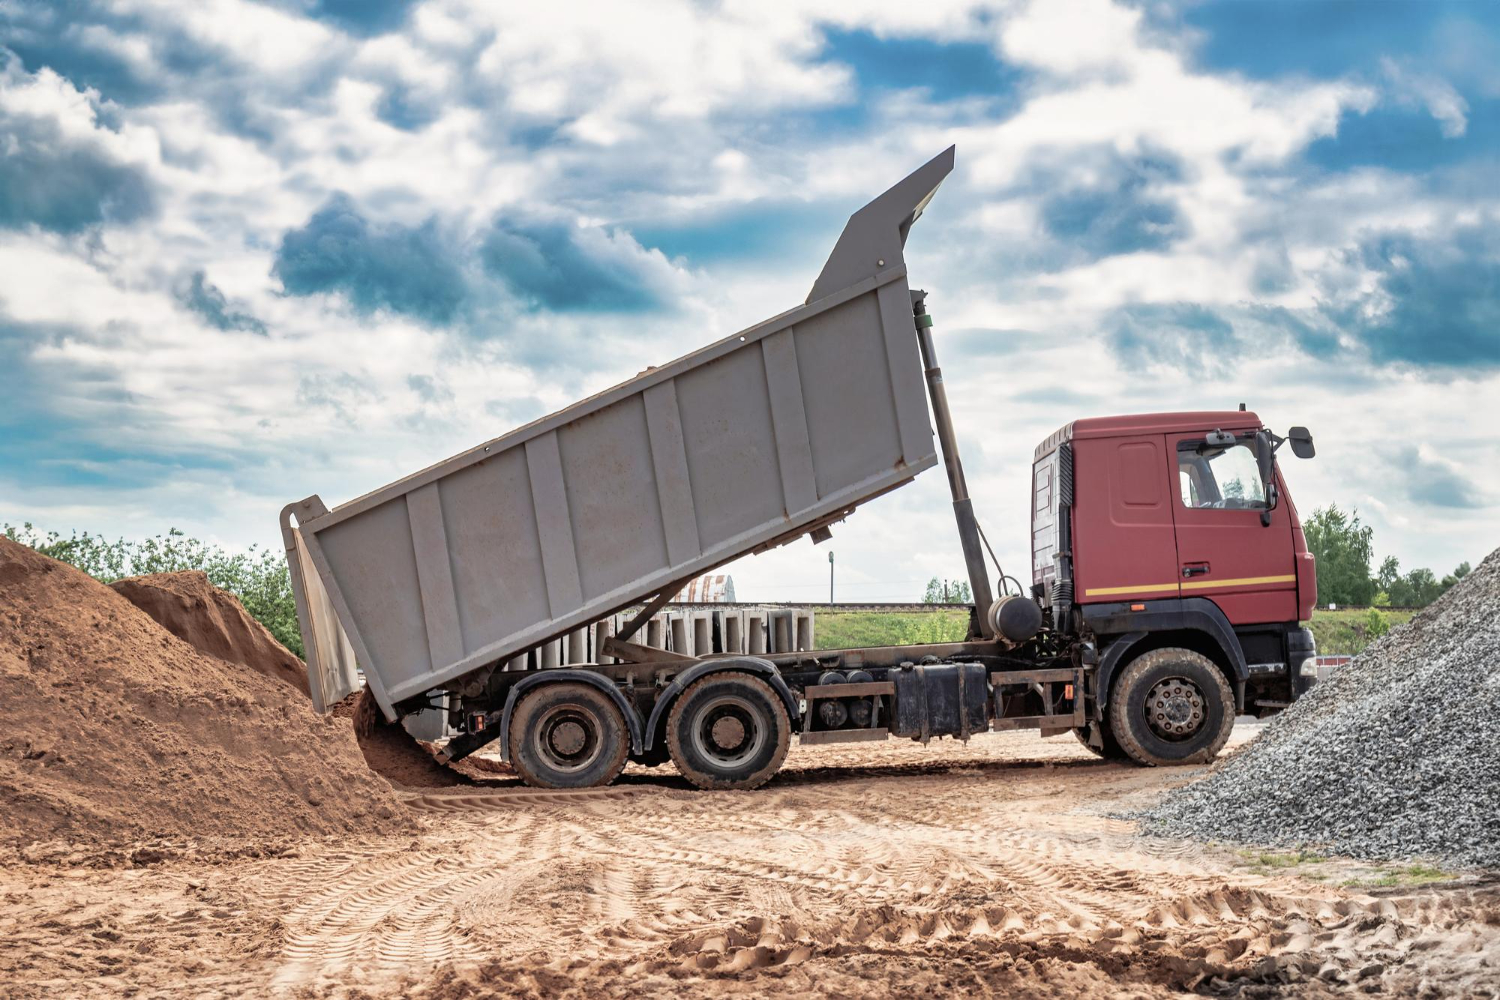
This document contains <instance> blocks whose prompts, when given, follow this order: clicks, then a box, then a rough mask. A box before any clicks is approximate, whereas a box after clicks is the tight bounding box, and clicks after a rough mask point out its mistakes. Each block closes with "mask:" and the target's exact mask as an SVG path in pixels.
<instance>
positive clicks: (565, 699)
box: [508, 670, 792, 789]
mask: <svg viewBox="0 0 1500 1000" xmlns="http://www.w3.org/2000/svg"><path fill="white" fill-rule="evenodd" d="M791 731H792V727H791V722H790V720H789V718H788V716H787V711H786V707H785V705H783V704H782V701H781V698H780V696H779V695H778V694H777V693H776V691H775V690H774V689H773V688H772V687H771V685H770V684H768V683H766V682H765V681H764V680H762V679H761V678H759V677H756V676H755V675H753V674H748V673H744V672H742V671H737V670H729V671H724V672H721V673H715V674H710V675H708V676H707V677H702V678H699V679H698V680H696V681H694V682H693V683H692V684H690V685H688V687H687V689H686V690H684V691H683V692H682V693H681V694H680V695H679V696H678V697H677V700H676V701H675V702H674V703H673V705H672V709H671V711H670V712H669V713H668V715H667V724H666V746H665V747H664V748H663V747H661V746H653V747H652V748H651V749H650V750H648V751H647V757H648V758H651V759H652V761H651V762H654V763H662V762H664V761H662V760H660V757H661V754H662V750H663V749H665V751H666V752H667V753H668V754H670V756H671V760H672V762H673V763H674V764H676V765H677V770H678V771H680V772H681V773H682V775H683V777H685V778H687V779H688V781H690V782H692V783H693V784H694V785H696V786H698V787H699V788H713V789H731V788H756V787H758V786H760V785H763V784H765V783H766V782H767V781H768V780H770V778H771V775H773V774H775V773H776V771H777V770H778V769H779V768H780V767H781V763H782V761H784V760H785V759H786V754H787V749H788V747H789V746H790V744H791ZM508 749H509V751H510V760H511V764H512V766H514V767H515V769H516V771H517V772H518V773H519V774H520V775H521V777H522V779H524V780H525V782H526V783H527V784H528V785H533V786H535V787H537V788H588V787H591V786H594V785H607V784H609V783H610V782H611V781H613V780H615V778H616V777H618V776H619V774H620V772H621V771H622V770H623V769H624V767H625V760H626V757H627V756H628V754H629V752H630V729H629V727H628V726H627V725H626V722H625V716H624V714H623V713H622V712H621V711H620V709H619V706H618V705H616V704H615V702H614V700H613V699H612V698H611V697H610V696H609V695H608V694H607V693H605V692H604V691H602V690H600V689H599V688H596V687H594V686H593V685H591V684H585V683H580V682H576V681H564V682H560V683H556V684H543V685H542V686H540V687H538V688H536V689H535V690H533V691H531V692H529V693H528V694H527V695H526V696H525V697H523V698H522V699H521V701H520V703H519V704H518V705H517V706H516V710H515V712H514V714H513V715H512V717H511V722H510V739H509V747H508Z"/></svg>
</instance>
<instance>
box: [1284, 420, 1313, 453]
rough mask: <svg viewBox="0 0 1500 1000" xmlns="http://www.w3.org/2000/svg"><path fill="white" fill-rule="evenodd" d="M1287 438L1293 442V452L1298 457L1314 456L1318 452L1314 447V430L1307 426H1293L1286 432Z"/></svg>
mask: <svg viewBox="0 0 1500 1000" xmlns="http://www.w3.org/2000/svg"><path fill="white" fill-rule="evenodd" d="M1286 439H1287V441H1289V442H1291V445H1292V454H1293V455H1296V456H1297V457H1298V458H1312V457H1313V456H1314V455H1316V454H1317V453H1318V450H1317V449H1316V448H1314V447H1313V439H1312V431H1310V430H1308V429H1307V428H1306V427H1293V428H1292V429H1291V430H1289V431H1287V432H1286Z"/></svg>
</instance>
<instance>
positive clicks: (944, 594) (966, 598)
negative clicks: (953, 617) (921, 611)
mask: <svg viewBox="0 0 1500 1000" xmlns="http://www.w3.org/2000/svg"><path fill="white" fill-rule="evenodd" d="M972 600H974V595H973V594H972V593H970V591H969V584H968V581H966V580H940V579H938V578H937V577H933V578H932V579H931V580H928V581H927V592H926V593H925V594H923V595H922V603H923V604H968V603H969V602H970V601H972Z"/></svg>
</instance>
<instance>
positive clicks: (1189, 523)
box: [1032, 410, 1317, 749]
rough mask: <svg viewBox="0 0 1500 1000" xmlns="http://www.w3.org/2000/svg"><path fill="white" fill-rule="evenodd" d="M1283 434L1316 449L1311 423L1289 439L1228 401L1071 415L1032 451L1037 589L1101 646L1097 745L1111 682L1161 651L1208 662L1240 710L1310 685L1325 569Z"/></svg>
mask: <svg viewBox="0 0 1500 1000" xmlns="http://www.w3.org/2000/svg"><path fill="white" fill-rule="evenodd" d="M1288 441H1289V442H1291V444H1292V450H1293V452H1294V453H1296V454H1297V455H1299V456H1303V457H1310V456H1311V455H1312V453H1313V448H1312V439H1311V436H1310V435H1309V434H1308V433H1307V431H1306V430H1305V429H1304V428H1293V430H1292V432H1291V433H1290V434H1289V435H1288V437H1287V438H1280V437H1278V436H1277V435H1275V434H1274V433H1273V432H1271V431H1269V430H1267V429H1266V428H1265V427H1264V426H1263V425H1262V423H1261V421H1260V418H1259V417H1257V416H1256V414H1254V413H1252V412H1247V411H1245V410H1229V411H1202V412H1190V413H1147V414H1135V415H1129V416H1116V417H1099V418H1091V419H1084V420H1076V421H1074V422H1073V423H1071V424H1068V425H1067V426H1065V427H1063V428H1062V429H1060V430H1059V431H1057V432H1056V433H1055V434H1053V435H1051V436H1050V437H1048V438H1047V439H1046V440H1045V441H1043V442H1042V443H1041V444H1040V445H1039V446H1038V447H1037V449H1036V455H1035V462H1034V465H1033V472H1032V488H1033V506H1032V581H1033V592H1034V594H1035V596H1036V597H1037V599H1038V601H1039V602H1040V603H1041V604H1042V606H1043V607H1044V608H1046V609H1048V611H1049V612H1050V615H1051V619H1052V626H1053V628H1055V629H1057V630H1059V631H1062V632H1065V633H1068V634H1079V635H1082V636H1084V637H1086V638H1088V639H1091V640H1092V641H1093V642H1094V643H1095V644H1096V647H1097V650H1098V656H1099V670H1098V671H1097V672H1096V674H1095V677H1096V681H1095V687H1096V690H1095V691H1093V692H1090V696H1091V697H1092V698H1093V699H1095V701H1096V705H1095V706H1094V708H1093V712H1092V714H1093V715H1095V716H1096V717H1097V720H1098V721H1099V722H1101V723H1103V725H1099V726H1095V727H1094V729H1095V732H1092V733H1090V734H1089V735H1090V737H1091V738H1092V739H1093V740H1094V741H1095V742H1096V743H1099V744H1103V745H1104V747H1101V746H1095V749H1101V748H1107V744H1108V743H1109V733H1108V732H1107V728H1108V727H1107V720H1108V713H1107V708H1108V705H1109V702H1110V699H1111V696H1112V694H1113V693H1114V692H1113V688H1112V683H1113V682H1114V681H1115V679H1116V678H1117V677H1118V676H1119V675H1120V673H1121V671H1122V669H1123V668H1124V667H1125V666H1126V665H1127V664H1129V663H1131V662H1133V661H1135V660H1137V659H1139V658H1141V657H1143V656H1145V655H1146V654H1147V653H1151V652H1153V651H1155V650H1161V649H1167V648H1173V649H1179V650H1188V651H1192V652H1194V653H1196V654H1198V655H1200V656H1203V657H1206V658H1207V659H1208V660H1210V661H1212V662H1213V663H1214V665H1215V666H1216V667H1217V668H1218V670H1219V671H1221V672H1222V674H1223V675H1224V678H1225V681H1226V682H1227V684H1228V685H1229V687H1230V689H1231V690H1232V691H1233V692H1234V697H1235V707H1236V710H1237V711H1239V712H1245V713H1250V714H1256V715H1265V714H1270V713H1273V712H1275V711H1279V710H1280V709H1282V708H1284V707H1286V706H1287V705H1288V704H1290V702H1291V701H1292V700H1293V699H1294V698H1296V697H1297V696H1298V695H1299V694H1300V693H1301V692H1302V691H1304V690H1305V689H1306V687H1307V686H1308V684H1309V683H1310V682H1311V663H1310V660H1311V657H1312V655H1313V653H1314V648H1313V642H1312V634H1311V632H1310V631H1308V630H1307V629H1305V628H1303V627H1301V622H1303V621H1305V620H1307V619H1308V618H1310V617H1311V615H1312V610H1313V605H1314V603H1315V601H1316V594H1317V581H1316V576H1315V573H1316V569H1315V566H1314V563H1313V559H1312V556H1311V555H1310V554H1309V553H1308V551H1307V543H1306V540H1305V538H1304V537H1303V533H1302V525H1301V522H1300V521H1299V520H1298V518H1297V511H1296V508H1295V506H1294V505H1293V503H1292V497H1291V491H1290V490H1289V489H1288V488H1287V485H1286V482H1285V480H1284V479H1283V477H1282V474H1281V470H1280V469H1279V468H1278V464H1277V462H1276V452H1277V451H1278V450H1279V447H1280V445H1281V444H1283V443H1286V442H1288ZM1158 659H1159V657H1158ZM1304 665H1306V666H1307V671H1306V672H1304V669H1303V668H1304ZM1098 730H1106V731H1105V732H1103V733H1100V732H1098ZM1101 737H1102V738H1101Z"/></svg>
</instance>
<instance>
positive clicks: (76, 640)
mask: <svg viewBox="0 0 1500 1000" xmlns="http://www.w3.org/2000/svg"><path fill="white" fill-rule="evenodd" d="M410 828H411V819H410V817H409V815H408V814H407V813H406V811H405V809H404V808H403V807H402V806H401V805H400V804H399V803H398V802H397V800H396V799H395V796H394V793H393V792H392V791H391V789H390V787H389V786H388V785H387V784H386V783H385V782H384V781H382V780H380V779H379V778H377V777H375V776H374V775H372V774H371V773H370V772H369V770H368V769H367V767H366V766H365V762H364V760H363V757H362V755H361V754H360V751H359V748H358V746H357V745H356V741H355V738H354V734H353V732H352V731H351V730H350V727H349V724H348V722H347V720H337V719H321V718H319V717H318V716H317V715H315V714H314V713H313V711H312V709H311V707H310V706H309V704H308V702H307V699H306V698H305V697H304V696H303V695H301V694H300V693H298V692H297V691H295V690H293V689H292V688H291V687H290V686H288V685H287V684H285V683H283V682H281V681H279V680H273V679H271V678H269V677H266V676H263V675H261V674H260V673H257V672H255V671H253V670H249V669H246V668H245V667H243V666H240V665H237V664H234V663H230V662H227V661H225V660H222V659H219V658H218V657H215V656H205V655H203V654H202V653H200V652H198V651H197V650H195V649H194V648H193V647H192V646H190V645H188V644H187V643H185V642H183V641H182V640H180V639H178V638H177V637H176V636H174V635H172V634H171V633H170V632H168V631H167V630H166V629H164V628H162V627H161V626H160V625H158V624H157V623H156V622H155V621H153V620H152V619H151V618H150V617H149V616H147V615H146V614H145V613H144V612H142V611H141V610H140V609H138V608H137V607H136V606H135V605H133V604H131V603H130V602H129V601H128V600H126V599H125V598H124V597H122V596H121V595H120V594H118V593H116V592H115V591H113V590H111V589H110V588H109V587H106V586H105V585H103V584H101V583H99V582H98V581H97V580H94V579H93V578H91V577H89V576H88V575H86V574H84V573H83V572H81V571H79V570H77V569H74V568H73V567H71V566H68V565H65V564H63V563H60V562H57V561H55V560H52V559H49V558H47V557H46V556H43V555H41V554H40V553H38V552H35V551H33V550H32V549H29V548H26V547H25V546H22V545H19V544H17V543H14V542H11V541H9V540H7V539H3V538H0V843H9V844H26V843H30V842H34V841H49V840H85V841H90V842H94V843H117V842H124V841H129V840H135V839H143V838H151V837H173V838H180V837H225V838H236V839H243V840H261V839H265V838H269V837H274V836H281V835H302V834H332V833H351V832H358V833H380V832H396V831H400V830H406V829H410Z"/></svg>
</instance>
